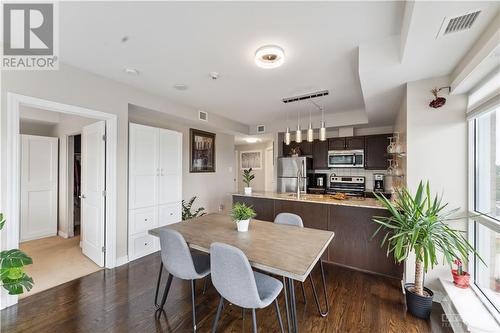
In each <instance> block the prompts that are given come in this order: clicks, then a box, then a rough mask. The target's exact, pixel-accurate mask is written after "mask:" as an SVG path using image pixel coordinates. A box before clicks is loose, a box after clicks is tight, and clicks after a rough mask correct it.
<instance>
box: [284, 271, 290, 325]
mask: <svg viewBox="0 0 500 333" xmlns="http://www.w3.org/2000/svg"><path fill="white" fill-rule="evenodd" d="M286 288H287V285H286V279H285V277H284V276H283V292H284V295H285V309H286V322H287V325H288V333H290V332H291V326H292V324H291V323H290V310H289V309H288V296H287V291H286Z"/></svg>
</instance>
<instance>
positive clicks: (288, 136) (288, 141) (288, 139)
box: [284, 112, 291, 146]
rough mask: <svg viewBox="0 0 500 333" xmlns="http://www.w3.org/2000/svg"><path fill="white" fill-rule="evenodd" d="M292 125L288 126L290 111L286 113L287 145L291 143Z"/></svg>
mask: <svg viewBox="0 0 500 333" xmlns="http://www.w3.org/2000/svg"><path fill="white" fill-rule="evenodd" d="M290 137H291V135H290V127H288V112H287V113H286V132H285V140H284V142H285V145H287V146H289V145H290Z"/></svg>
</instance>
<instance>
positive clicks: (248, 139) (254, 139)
mask: <svg viewBox="0 0 500 333" xmlns="http://www.w3.org/2000/svg"><path fill="white" fill-rule="evenodd" d="M245 141H246V142H248V143H256V142H259V141H260V139H257V138H246V139H245Z"/></svg>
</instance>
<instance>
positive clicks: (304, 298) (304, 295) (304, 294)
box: [300, 282, 307, 304]
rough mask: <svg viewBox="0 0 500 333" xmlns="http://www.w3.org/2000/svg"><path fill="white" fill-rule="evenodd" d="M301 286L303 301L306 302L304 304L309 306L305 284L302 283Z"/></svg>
mask: <svg viewBox="0 0 500 333" xmlns="http://www.w3.org/2000/svg"><path fill="white" fill-rule="evenodd" d="M300 286H301V287H302V299H303V300H304V304H307V299H306V289H305V288H304V282H301V283H300Z"/></svg>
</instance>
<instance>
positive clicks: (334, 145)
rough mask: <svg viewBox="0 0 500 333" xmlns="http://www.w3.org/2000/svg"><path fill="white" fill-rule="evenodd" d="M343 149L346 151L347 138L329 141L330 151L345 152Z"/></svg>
mask: <svg viewBox="0 0 500 333" xmlns="http://www.w3.org/2000/svg"><path fill="white" fill-rule="evenodd" d="M343 149H345V138H330V139H328V150H343Z"/></svg>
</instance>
